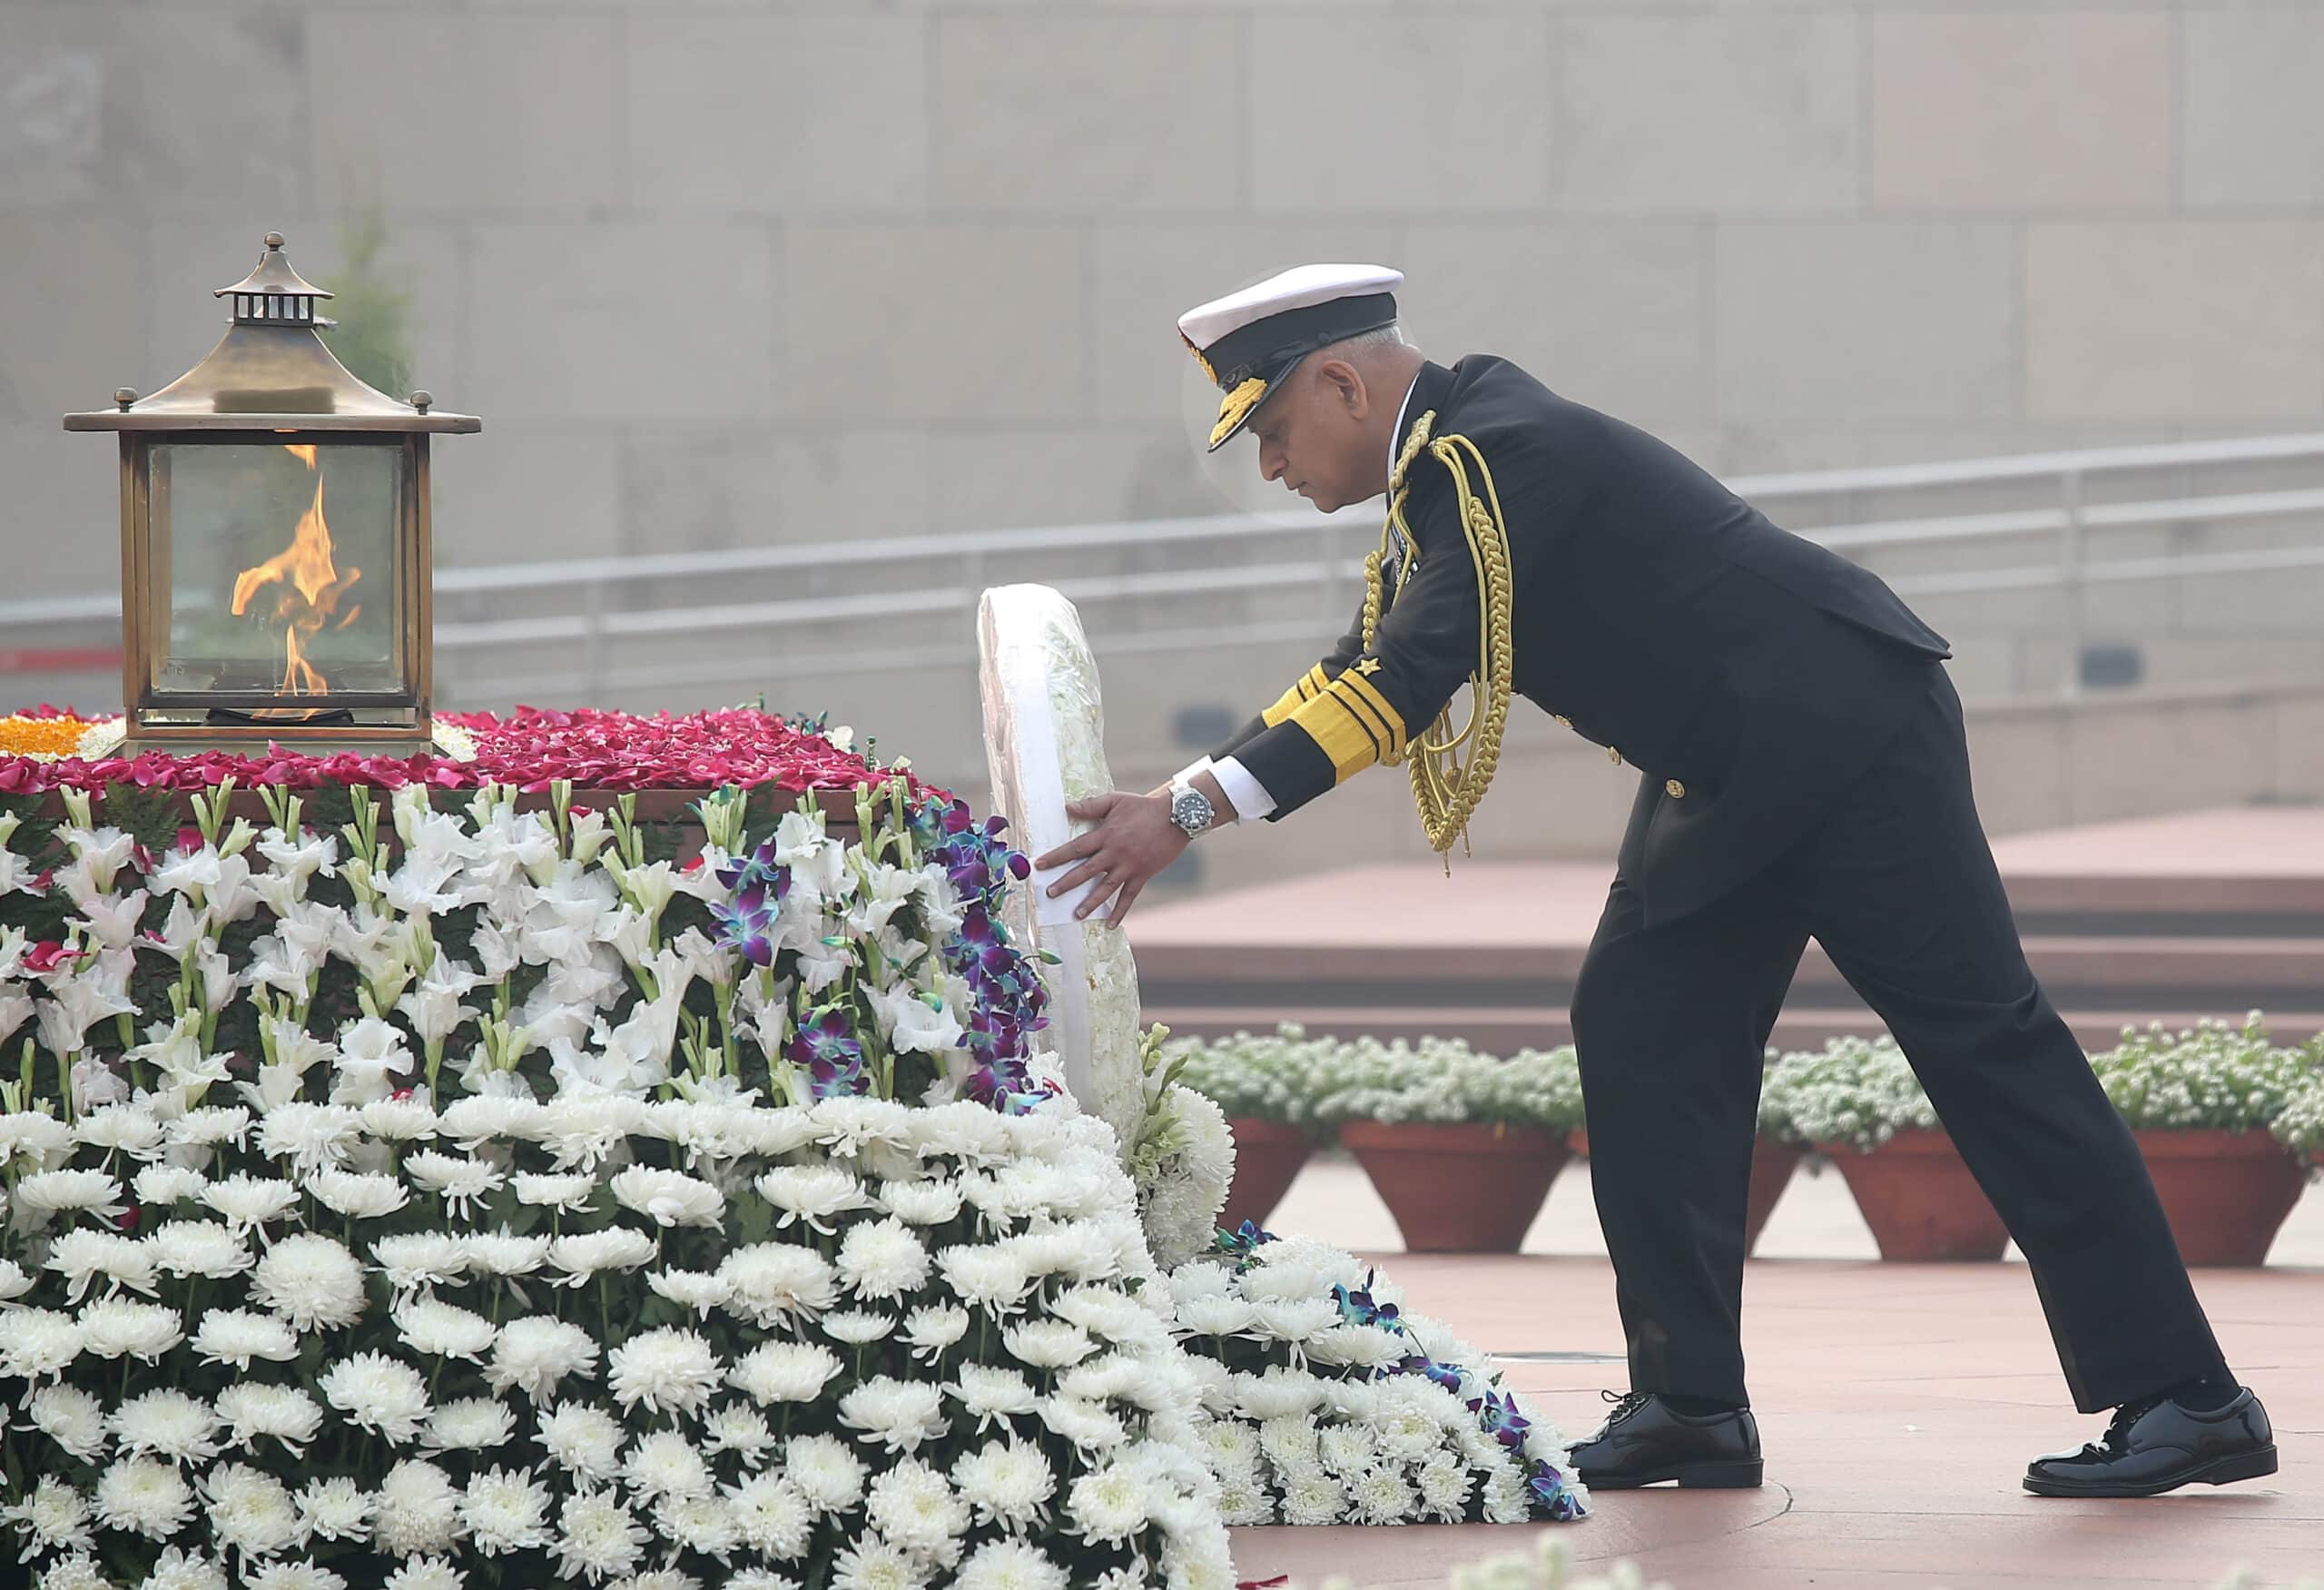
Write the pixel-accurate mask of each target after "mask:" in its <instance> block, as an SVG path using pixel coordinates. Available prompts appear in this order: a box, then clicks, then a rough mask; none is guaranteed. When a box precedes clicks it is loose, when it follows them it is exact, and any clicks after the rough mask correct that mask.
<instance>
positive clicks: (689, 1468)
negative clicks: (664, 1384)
mask: <svg viewBox="0 0 2324 1590" xmlns="http://www.w3.org/2000/svg"><path fill="white" fill-rule="evenodd" d="M621 1477H622V1480H623V1483H624V1484H625V1486H627V1487H628V1489H629V1490H630V1492H631V1493H632V1494H633V1495H635V1496H638V1497H640V1498H642V1499H644V1500H646V1501H649V1502H650V1501H653V1500H655V1499H656V1498H658V1497H664V1496H666V1497H670V1498H672V1499H673V1500H675V1499H677V1498H681V1497H684V1496H710V1495H712V1494H714V1491H715V1490H716V1488H717V1482H716V1480H715V1478H714V1476H712V1474H711V1472H710V1465H709V1464H708V1463H707V1462H705V1461H704V1458H703V1456H702V1454H701V1452H700V1451H698V1450H697V1449H696V1448H695V1447H694V1443H693V1442H692V1441H690V1440H688V1439H687V1438H686V1437H684V1436H682V1435H680V1434H679V1433H678V1432H677V1431H675V1430H655V1431H654V1432H652V1433H651V1434H648V1435H645V1436H641V1437H638V1438H637V1440H636V1441H635V1442H634V1443H633V1444H632V1445H631V1447H630V1448H629V1450H628V1451H627V1452H626V1453H625V1454H623V1456H622V1461H621Z"/></svg>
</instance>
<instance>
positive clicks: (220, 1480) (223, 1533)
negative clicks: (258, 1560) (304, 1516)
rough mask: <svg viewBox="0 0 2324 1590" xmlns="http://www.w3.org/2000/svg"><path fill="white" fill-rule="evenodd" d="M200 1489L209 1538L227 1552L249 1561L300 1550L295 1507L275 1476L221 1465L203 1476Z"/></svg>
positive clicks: (245, 1466) (241, 1465) (243, 1466)
mask: <svg viewBox="0 0 2324 1590" xmlns="http://www.w3.org/2000/svg"><path fill="white" fill-rule="evenodd" d="M202 1496H203V1500H204V1502H205V1503H206V1504H207V1506H205V1508H204V1512H205V1513H206V1515H207V1516H208V1518H209V1521H210V1532H211V1536H212V1539H214V1540H215V1541H216V1542H217V1543H218V1545H219V1546H222V1547H223V1548H224V1549H225V1550H227V1551H230V1552H240V1553H241V1554H242V1556H243V1558H244V1560H245V1561H248V1560H249V1559H251V1558H253V1557H271V1556H275V1555H280V1554H281V1553H282V1552H286V1551H289V1550H290V1549H291V1547H292V1546H297V1545H298V1544H299V1542H300V1533H301V1531H300V1522H299V1506H298V1503H297V1502H295V1501H294V1500H292V1499H291V1492H290V1490H289V1489H288V1487H286V1486H284V1485H283V1483H282V1482H281V1480H279V1479H277V1478H275V1477H274V1476H272V1475H271V1474H268V1473H266V1472H264V1471H263V1470H261V1469H256V1468H252V1467H251V1466H250V1465H248V1464H246V1463H222V1464H220V1465H219V1466H218V1467H215V1468H213V1469H212V1470H211V1471H210V1472H209V1473H208V1474H207V1475H205V1476H203V1477H202Z"/></svg>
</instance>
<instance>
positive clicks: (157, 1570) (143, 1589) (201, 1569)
mask: <svg viewBox="0 0 2324 1590" xmlns="http://www.w3.org/2000/svg"><path fill="white" fill-rule="evenodd" d="M51 1583H54V1581H53V1580H52V1581H51ZM137 1590H229V1586H228V1585H227V1583H226V1570H225V1569H224V1568H223V1567H222V1566H220V1565H218V1564H217V1563H215V1562H213V1561H212V1560H211V1558H210V1556H209V1555H208V1554H207V1553H204V1552H198V1551H197V1552H192V1553H188V1552H186V1551H184V1550H182V1549H181V1548H180V1547H178V1546H171V1547H169V1548H168V1549H167V1550H165V1551H163V1552H162V1555H161V1556H160V1557H159V1558H158V1559H157V1560H156V1561H155V1562H154V1564H153V1572H151V1573H149V1574H147V1575H145V1577H144V1578H143V1579H142V1580H140V1581H139V1583H138V1585H137Z"/></svg>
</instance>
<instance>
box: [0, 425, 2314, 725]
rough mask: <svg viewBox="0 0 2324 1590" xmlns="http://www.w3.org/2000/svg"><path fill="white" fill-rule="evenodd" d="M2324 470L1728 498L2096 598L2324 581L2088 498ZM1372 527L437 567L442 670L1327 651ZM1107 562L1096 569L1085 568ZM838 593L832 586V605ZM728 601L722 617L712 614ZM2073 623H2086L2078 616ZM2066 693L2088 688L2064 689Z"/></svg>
mask: <svg viewBox="0 0 2324 1590" xmlns="http://www.w3.org/2000/svg"><path fill="white" fill-rule="evenodd" d="M2319 461H2324V434H2304V435H2295V436H2272V437H2253V438H2244V439H2230V440H2221V441H2203V442H2186V443H2167V444H2152V445H2144V446H2137V447H2120V448H2099V449H2082V450H2076V451H2064V452H2049V453H2033V454H2020V455H2013V456H2008V457H2002V458H1987V459H1966V460H1957V461H1947V462H1940V463H1927V464H1905V465H1894V466H1882V467H1875V468H1858V469H1819V470H1813V471H1798V472H1790V473H1782V474H1760V475H1750V476H1739V477H1736V478H1733V479H1729V480H1728V482H1727V484H1728V486H1729V488H1730V489H1733V490H1734V491H1735V492H1736V493H1737V494H1738V496H1741V497H1743V498H1745V499H1748V500H1750V501H1752V502H1755V503H1758V504H1759V505H1761V506H1762V507H1766V508H1768V509H1770V511H1771V515H1772V517H1774V518H1777V521H1778V522H1781V523H1785V524H1787V525H1789V526H1790V527H1791V528H1795V529H1797V530H1798V532H1799V533H1800V534H1802V535H1804V536H1807V537H1808V538H1810V539H1814V540H1817V541H1820V542H1821V543H1823V544H1824V545H1826V546H1828V547H1830V548H1834V549H1835V550H1838V551H1841V552H1844V553H1846V554H1848V555H1850V556H1854V557H1858V558H1864V557H1866V556H1868V555H1869V556H1877V555H1880V554H1885V553H1890V552H1895V551H1898V550H1900V549H1904V548H1919V549H1928V548H1951V547H1956V546H1957V547H1962V548H1984V547H1988V546H1999V545H2001V544H2004V543H2007V542H2010V541H2022V540H2024V539H2026V538H2050V539H2051V540H2052V541H2053V548H2052V550H2051V551H2050V552H2049V553H2048V554H2047V555H2045V556H2043V557H2041V558H2039V559H2038V560H2036V561H2032V562H2023V563H2016V564H2009V565H2003V566H1997V567H1975V568H1948V569H1944V570H1940V571H1935V572H1920V573H1904V574H1896V575H1892V576H1891V577H1890V583H1891V584H1893V585H1894V586H1895V587H1896V589H1897V590H1898V591H1899V593H1900V594H1902V595H1905V597H1916V596H1934V597H1944V596H1961V595H1972V594H1981V593H1994V592H2005V591H2033V590H2043V589H2050V588H2060V589H2063V590H2065V591H2067V592H2069V593H2072V594H2073V596H2074V597H2076V598H2079V597H2080V595H2081V593H2083V592H2084V591H2086V590H2087V589H2088V588H2090V587H2093V586H2097V585H2107V584H2120V583H2124V582H2140V581H2152V580H2165V579H2176V578H2183V577H2204V576H2215V575H2233V574H2251V573H2263V572H2272V571H2280V570H2290V569H2304V568H2324V537H2319V538H2317V539H2316V540H2314V541H2312V542H2311V543H2309V544H2307V545H2295V546H2280V547H2269V548H2243V549H2231V550H2225V551H2209V552H2205V551H2185V552H2181V551H2176V550H2174V551H2173V552H2171V553H2170V554H2169V555H2166V556H2160V557H2152V556H2150V557H2138V558H2093V556H2092V553H2091V541H2092V538H2093V534H2094V533H2098V532H2103V531H2106V530H2111V529H2117V528H2134V527H2157V526H2162V527H2169V526H2221V525H2230V524H2238V523H2252V522H2259V521H2266V520H2270V519H2287V518H2299V517H2300V516H2307V515H2314V516H2319V523H2324V484H2319V485H2318V486H2298V487H2291V488H2286V489H2264V490H2251V489H2221V490H2216V491H2212V492H2210V493H2205V492H2202V491H2200V490H2196V489H2191V487H2189V486H2186V485H2183V484H2180V483H2178V482H2175V481H2174V482H2171V483H2170V484H2169V488H2168V489H2165V490H2163V491H2162V493H2160V494H2156V495H2149V496H2133V497H2131V498H2129V499H2123V500H2092V495H2093V486H2095V485H2097V484H2098V483H2100V482H2111V481H2113V480H2115V479H2118V478H2119V479H2134V478H2136V477H2138V476H2140V475H2142V474H2163V473H2167V472H2173V471H2175V472H2177V474H2178V476H2179V477H2181V479H2185V478H2190V477H2192V476H2193V475H2195V474H2197V473H2199V472H2201V471H2204V470H2209V469H2238V468H2249V467H2263V466H2270V465H2295V466H2297V465H2309V464H2316V463H2319ZM2319 474H2324V471H2319ZM2021 485H2029V486H2037V487H2040V488H2043V489H2042V490H2041V492H2040V495H2039V497H2038V498H2037V499H2036V500H2034V501H2032V502H2029V503H2027V504H2025V505H2024V506H2012V507H2008V508H2004V509H1976V510H1974V511H1955V512H1920V513H1915V514H1910V515H1901V514H1898V513H1896V511H1895V510H1894V509H1893V508H1891V507H1889V506H1888V505H1890V504H1891V503H1892V502H1893V500H1894V499H1898V498H1909V497H1918V496H1924V495H1942V494H1945V493H1947V492H1955V491H1959V490H1962V489H1992V488H2014V487H2017V486H2021ZM1860 504H1877V505H1880V511H1876V512H1874V513H1873V514H1872V517H1864V518H1846V517H1845V516H1846V515H1847V514H1848V513H1849V512H1850V511H1851V510H1852V509H1856V508H1857V505H1860ZM1819 512H1821V513H1825V514H1837V515H1841V516H1843V517H1842V518H1841V519H1840V521H1839V522H1835V523H1829V524H1824V525H1821V526H1812V525H1811V526H1803V525H1801V524H1800V523H1799V522H1798V520H1799V519H1800V518H1802V517H1808V518H1812V517H1814V516H1815V515H1817V513H1819ZM1378 524H1379V518H1378V509H1377V507H1376V505H1360V506H1358V507H1355V508H1351V509H1343V510H1342V511H1340V512H1338V513H1336V514H1332V515H1324V516H1318V515H1316V514H1314V513H1310V512H1305V511H1289V512H1279V513H1265V514H1243V515H1232V516H1219V517H1206V518H1170V519H1157V520H1142V521H1136V522H1133V523H1128V524H1124V523H1099V524H1083V525H1067V526H1057V527H1049V528H1034V529H1019V530H994V531H982V532H974V533H968V534H953V535H941V536H904V537H890V538H860V539H855V540H849V541H836V542H826V543H818V544H803V545H789V546H774V547H763V548H743V549H736V550H724V551H704V552H676V553H663V554H652V555H644V556H636V557H622V558H575V559H562V560H557V561H554V562H549V561H543V562H537V563H517V564H505V565H497V566H490V567H477V568H457V567H453V568H444V567H439V568H438V570H437V574H436V585H435V589H436V597H437V623H436V630H435V641H436V647H437V650H438V669H437V673H438V680H439V688H442V689H443V690H444V693H445V695H446V696H447V697H448V698H456V699H458V700H459V701H462V702H478V703H489V702H496V701H504V700H507V699H511V698H514V697H517V696H524V695H527V694H531V693H537V692H546V691H549V690H554V691H555V692H556V694H557V695H558V696H561V697H566V698H570V699H582V700H586V699H596V698H602V697H603V696H605V695H606V693H607V692H608V691H609V690H610V689H613V688H615V687H619V688H624V689H631V690H645V689H680V688H702V687H708V686H719V685H734V684H737V683H741V682H743V681H745V680H753V681H755V680H758V679H763V677H765V676H766V675H767V672H768V668H769V666H770V664H779V667H780V668H781V671H782V673H783V676H786V677H793V676H815V675H825V674H833V673H853V672H869V671H887V670H894V669H899V668H911V669H924V668H928V667H941V666H946V665H951V664H958V663H960V662H964V661H968V660H971V659H972V658H973V657H974V655H975V652H974V644H973V632H974V626H973V622H972V620H973V617H974V613H975V608H976V602H977V598H978V596H979V595H980V592H981V591H982V590H983V588H985V587H986V586H987V585H988V584H991V583H995V582H996V581H997V580H1000V579H1039V580H1042V581H1044V582H1045V583H1048V584H1051V585H1054V586H1055V587H1057V588H1059V590H1060V591H1062V592H1063V593H1064V594H1065V595H1066V596H1068V597H1071V598H1072V599H1073V600H1074V601H1076V602H1077V603H1078V604H1081V605H1083V606H1084V607H1107V605H1108V604H1112V605H1114V606H1113V607H1112V608H1111V610H1109V611H1107V612H1105V613H1104V614H1102V615H1101V616H1100V617H1098V618H1097V619H1095V620H1093V621H1092V622H1091V624H1090V632H1091V637H1092V640H1093V643H1094V644H1095V645H1096V647H1098V649H1099V650H1100V651H1107V652H1139V651H1157V650H1174V649H1177V648H1180V647H1187V646H1189V645H1193V644H1201V645H1211V646H1216V645H1218V644H1222V643H1237V642H1241V643H1261V642H1270V643H1271V642H1275V641H1279V640H1289V639H1294V638H1300V637H1314V636H1315V635H1316V634H1317V633H1318V631H1319V630H1320V629H1322V628H1324V627H1332V626H1335V625H1337V624H1339V623H1342V622H1344V619H1345V616H1346V614H1347V613H1348V612H1349V611H1351V610H1353V607H1354V591H1355V582H1356V581H1357V579H1358V578H1360V576H1361V571H1362V560H1361V558H1360V555H1359V554H1360V552H1361V550H1362V549H1363V548H1367V547H1368V546H1369V545H1370V544H1371V543H1372V540H1373V538H1374V537H1375V536H1376V534H1377V532H1378ZM1302 543H1305V546H1304V547H1303V545H1302ZM1157 552H1160V553H1163V554H1165V555H1166V556H1169V557H1172V558H1177V559H1178V561H1177V565H1176V566H1172V567H1165V568H1141V569H1131V570H1127V571H1125V570H1123V569H1121V568H1114V567H1103V566H1104V565H1108V564H1118V563H1119V562H1121V561H1122V560H1124V559H1125V558H1145V559H1151V558H1153V557H1154V555H1155V554H1157ZM1979 556H1981V557H1982V556H1984V553H1983V552H1980V554H1979ZM1092 561H1094V562H1096V563H1098V564H1099V565H1101V567H1098V568H1087V567H1084V566H1085V565H1087V564H1088V563H1090V562H1092ZM753 580H769V581H773V582H774V584H775V585H776V587H777V588H778V590H781V589H787V588H793V587H795V586H798V585H801V584H806V585H809V586H810V587H812V588H811V589H809V590H808V591H807V592H806V594H774V595H768V596H764V597H757V598H755V599H753V598H750V597H746V596H745V595H744V594H743V593H744V591H745V590H746V589H747V588H748V587H749V585H750V583H751V582H752V581H753ZM826 587H835V588H826ZM712 588H716V589H717V590H719V591H720V592H721V595H722V599H720V600H718V601H714V602H704V601H702V600H701V599H700V597H701V595H702V593H703V592H704V590H706V589H712ZM1308 588H1312V591H1313V594H1314V597H1315V600H1314V601H1305V600H1300V601H1295V602H1292V603H1288V604H1285V605H1284V612H1283V616H1281V617H1275V616H1270V617H1267V618H1265V620H1263V621H1252V622H1238V623H1236V624H1235V625H1234V626H1233V627H1232V628H1231V629H1227V630H1221V629H1220V628H1218V627H1215V626H1214V625H1213V624H1211V623H1206V622H1205V621H1204V620H1205V618H1206V616H1210V615H1212V614H1215V612H1216V604H1217V603H1218V602H1219V601H1220V600H1221V599H1222V598H1226V597H1233V596H1237V595H1244V594H1249V593H1255V592H1277V593H1279V592H1298V591H1301V590H1303V589H1308ZM2073 606H2074V610H2075V612H2076V613H2077V615H2078V613H2079V611H2080V607H2081V603H2080V601H2079V599H2077V600H2076V601H2075V602H2074V604H2073ZM526 609H530V610H526ZM119 614H120V602H119V598H118V597H117V596H115V595H113V594H112V593H96V594H92V595H88V596H73V597H45V598H36V599H29V600H19V601H11V602H0V653H9V654H12V655H13V654H14V653H15V652H16V651H18V650H20V649H21V646H20V642H19V639H18V637H22V636H24V635H25V634H26V633H27V632H36V633H39V634H42V635H44V636H46V637H50V638H51V639H52V641H55V640H58V639H60V638H61V637H64V636H67V635H69V636H70V637H73V638H74V639H78V640H81V641H83V642H85V641H86V640H87V639H88V638H89V637H92V636H94V635H96V634H97V633H98V632H99V630H100V627H103V626H111V625H113V624H114V623H117V621H118V618H119ZM2075 622H2076V627H2077V629H2078V624H2079V620H2078V618H2077V619H2076V621H2075ZM898 623H909V624H910V625H911V627H912V628H913V630H914V631H916V632H917V634H918V635H919V636H921V637H923V638H922V639H921V640H918V641H915V642H914V643H912V644H909V645H903V646H899V645H897V644H895V643H894V642H893V640H892V639H891V640H887V641H883V643H882V644H881V646H879V647H876V648H874V647H862V646H852V645H845V644H841V645H830V644H819V643H818V640H817V637H814V636H813V635H812V633H811V632H812V631H814V630H817V629H824V628H829V627H832V626H837V625H852V626H858V627H861V626H864V625H871V624H889V625H894V624H898ZM735 635H757V636H763V637H802V638H801V640H800V643H799V644H798V645H796V646H795V647H794V646H786V647H784V648H783V649H782V650H781V651H780V652H779V653H770V652H766V651H759V652H754V653H752V654H750V655H748V656H740V655H731V654H725V653H724V652H723V651H722V648H720V647H709V648H695V649H696V651H697V652H699V651H701V650H704V649H707V650H708V651H709V652H711V653H712V654H713V655H711V656H707V657H704V656H700V655H695V656H689V657H686V658H684V659H683V660H678V661H668V660H655V659H652V658H650V657H631V658H625V657H623V656H622V655H621V654H622V653H623V652H624V651H625V649H630V648H633V647H639V646H648V645H652V644H654V643H662V644H663V645H664V646H665V647H666V646H667V645H668V644H670V643H673V642H677V643H682V642H683V641H684V640H685V639H686V638H688V637H694V636H702V637H733V636H735ZM934 637H941V638H934ZM2074 638H2076V639H2077V640H2078V639H2079V634H2078V633H2077V635H2076V636H2075V637H2074ZM2075 649H2076V650H2077V651H2078V650H2079V647H2078V646H2077V647H2076V648H2075ZM512 652H514V653H520V654H524V655H525V656H527V657H540V656H544V655H549V656H553V657H555V659H556V667H555V671H554V672H553V673H527V672H526V671H525V665H523V664H518V665H517V667H516V668H515V669H514V670H513V671H512V670H511V669H510V668H509V667H508V666H507V663H506V662H503V663H502V664H501V665H500V667H499V671H495V670H494V658H495V655H496V654H505V653H512ZM2066 687H2067V688H2068V689H2069V690H2071V689H2072V688H2073V680H2072V678H2071V677H2070V678H2069V680H2068V681H2067V682H2066Z"/></svg>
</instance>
